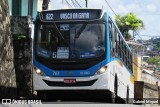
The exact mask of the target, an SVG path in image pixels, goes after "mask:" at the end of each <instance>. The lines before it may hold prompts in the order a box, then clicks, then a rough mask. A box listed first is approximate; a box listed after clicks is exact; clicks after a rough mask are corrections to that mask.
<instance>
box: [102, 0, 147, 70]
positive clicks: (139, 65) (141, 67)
mask: <svg viewBox="0 0 160 107" xmlns="http://www.w3.org/2000/svg"><path fill="white" fill-rule="evenodd" d="M105 2H106V3H107V5H108V6H109V8H110V9H111V11H112V12H113V13H114V15H115V16H117V14H116V12H115V11H114V10H113V8H112V7H111V6H110V4H109V3H108V2H107V0H105ZM135 33H136V34H137V35H138V36H139V37H140V35H139V34H138V33H137V32H135ZM140 39H141V40H143V39H142V38H141V37H140ZM132 63H133V64H134V65H135V66H136V67H138V68H140V69H141V70H142V69H143V68H144V67H143V65H142V64H139V63H135V62H134V61H133V62H132Z"/></svg>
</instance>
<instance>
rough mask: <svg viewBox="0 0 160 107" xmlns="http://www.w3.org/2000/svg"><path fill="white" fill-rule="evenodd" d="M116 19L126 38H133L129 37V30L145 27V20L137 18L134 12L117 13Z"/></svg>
mask: <svg viewBox="0 0 160 107" xmlns="http://www.w3.org/2000/svg"><path fill="white" fill-rule="evenodd" d="M115 21H116V24H117V25H118V28H119V29H120V31H121V32H122V34H123V35H124V36H125V38H126V39H130V38H131V37H130V38H127V35H129V33H128V32H129V30H133V31H137V30H139V29H144V23H143V21H142V20H141V19H139V18H137V17H136V15H135V14H134V13H128V14H127V15H125V16H120V15H117V16H116V19H115Z"/></svg>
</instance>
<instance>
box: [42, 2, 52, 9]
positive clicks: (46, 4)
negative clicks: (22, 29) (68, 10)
mask: <svg viewBox="0 0 160 107" xmlns="http://www.w3.org/2000/svg"><path fill="white" fill-rule="evenodd" d="M49 2H50V0H43V4H42V10H48V4H49Z"/></svg>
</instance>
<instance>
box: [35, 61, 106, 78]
mask: <svg viewBox="0 0 160 107" xmlns="http://www.w3.org/2000/svg"><path fill="white" fill-rule="evenodd" d="M33 64H34V66H36V67H37V68H39V69H41V70H42V71H43V72H44V73H45V74H46V76H50V77H87V76H93V75H94V74H95V73H96V72H97V71H98V70H99V69H100V68H101V67H102V66H104V65H106V60H103V61H102V62H100V63H98V64H96V65H95V66H93V67H91V68H89V69H86V70H52V69H50V68H48V67H46V66H45V65H43V64H41V63H39V62H37V61H36V60H35V59H34V61H33Z"/></svg>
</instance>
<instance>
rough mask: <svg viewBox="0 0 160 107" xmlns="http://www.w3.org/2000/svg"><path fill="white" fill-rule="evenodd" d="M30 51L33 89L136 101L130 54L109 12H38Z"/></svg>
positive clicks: (79, 10)
mask: <svg viewBox="0 0 160 107" xmlns="http://www.w3.org/2000/svg"><path fill="white" fill-rule="evenodd" d="M34 34H35V35H34V46H33V66H34V67H33V68H34V69H33V88H34V90H35V91H37V94H38V96H40V95H42V94H43V95H44V94H45V93H46V92H47V91H51V90H52V91H54V90H55V91H57V90H58V91H63V90H68V91H71V92H72V91H90V92H91V91H97V93H98V92H104V93H105V92H107V93H108V91H109V92H110V93H111V94H103V95H102V97H104V96H105V97H113V98H115V97H117V96H118V97H120V98H133V97H134V75H133V67H132V53H131V51H130V49H129V47H128V45H127V44H126V42H125V40H124V38H123V36H122V34H121V33H120V31H119V29H118V28H117V26H116V25H115V24H114V22H113V21H112V19H111V18H110V17H109V16H108V14H107V12H105V11H104V10H101V9H63V10H47V11H42V12H38V15H37V18H36V20H35V33H34Z"/></svg>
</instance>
